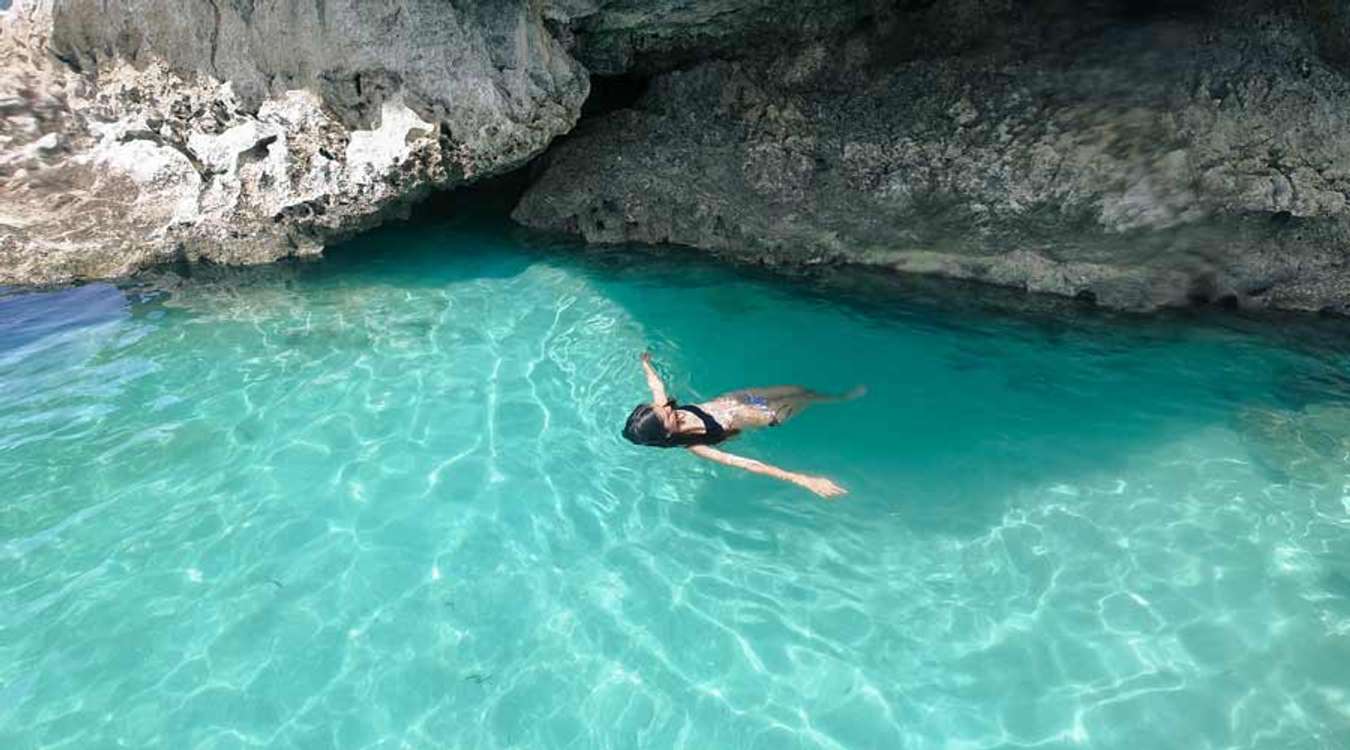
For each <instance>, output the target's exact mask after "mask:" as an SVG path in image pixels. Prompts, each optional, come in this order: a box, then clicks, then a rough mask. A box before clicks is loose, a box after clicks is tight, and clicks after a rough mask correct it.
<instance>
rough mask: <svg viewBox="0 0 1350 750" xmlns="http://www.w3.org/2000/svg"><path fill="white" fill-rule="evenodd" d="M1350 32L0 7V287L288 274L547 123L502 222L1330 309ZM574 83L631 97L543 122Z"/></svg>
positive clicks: (411, 8) (874, 4)
mask: <svg viewBox="0 0 1350 750" xmlns="http://www.w3.org/2000/svg"><path fill="white" fill-rule="evenodd" d="M1348 23H1350V9H1347V3H1343V2H1339V1H1337V0H1299V1H1298V2H1293V3H1282V2H1274V0H1270V1H1268V2H1267V1H1265V0H1242V1H1240V2H1227V3H1225V2H1217V1H1209V2H1207V1H1205V0H1192V1H1190V2H1163V1H1162V0H1156V1H1155V2H1121V1H1119V0H1116V1H1111V2H1108V1H1105V0H1088V1H1087V2H1070V0H1021V1H1018V0H1012V1H1009V0H893V1H892V2H880V1H879V0H846V1H843V2H831V1H826V0H780V1H778V2H773V1H772V0H700V1H699V2H688V1H687V0H684V1H677V0H649V1H645V2H644V1H642V0H495V1H494V2H471V1H469V0H465V1H464V2H454V3H449V2H443V1H441V0H388V1H387V2H385V1H381V0H365V1H363V2H357V0H317V1H314V2H312V1H307V2H303V3H302V2H298V0H297V1H290V2H287V1H282V2H268V3H263V2H254V0H106V1H105V0H17V2H15V3H14V4H13V7H12V8H10V9H9V10H8V11H5V12H3V13H0V56H3V59H5V61H6V63H5V70H4V72H3V74H0V283H45V282H61V281H69V280H72V279H81V278H93V277H105V276H116V275H121V274H125V273H129V272H132V271H134V270H136V269H138V268H142V267H145V266H147V265H151V264H155V263H160V262H164V261H170V260H210V261H217V262H228V263H254V262H265V261H270V260H275V259H278V258H282V257H286V256H292V255H308V254H314V253H317V252H319V251H320V250H321V249H322V248H323V247H324V246H325V245H327V244H330V243H332V242H334V241H337V240H340V239H342V238H344V237H346V236H349V235H350V234H352V233H353V232H357V231H361V230H363V229H366V228H369V227H372V226H375V225H376V224H379V223H380V222H382V221H385V220H387V219H388V218H390V217H393V216H399V215H402V214H403V213H404V212H405V211H406V210H407V208H408V207H409V206H410V205H411V204H412V203H414V202H415V201H417V200H419V199H420V198H421V197H422V196H424V195H425V194H427V193H428V192H429V191H431V190H441V189H451V188H455V187H458V186H461V185H465V184H468V183H471V182H473V181H475V180H478V179H481V178H483V177H486V176H491V175H495V174H500V173H503V172H506V171H509V170H512V169H515V168H517V167H520V166H521V165H523V164H525V163H526V162H528V161H530V160H531V159H534V158H535V157H537V156H539V155H540V154H541V153H543V152H544V151H545V150H546V149H547V148H549V146H550V144H552V143H553V142H554V140H555V139H556V138H557V137H558V136H560V135H563V134H569V133H570V135H569V137H568V138H567V139H565V141H564V142H562V144H561V145H560V146H559V147H558V148H556V149H555V150H554V151H553V152H550V153H549V154H548V155H547V156H546V157H545V160H544V161H545V164H546V165H547V168H546V169H545V170H544V171H543V177H542V178H541V179H540V180H539V181H538V183H537V184H535V185H534V186H533V187H532V188H531V190H530V191H529V193H528V194H527V196H526V198H525V200H524V201H523V203H522V205H521V206H520V207H519V208H518V210H517V212H516V216H517V218H518V219H519V220H521V221H523V222H525V223H527V224H530V225H533V226H537V227H541V228H546V229H552V230H558V231H566V232H571V233H575V234H579V235H582V236H584V237H585V238H586V239H588V240H589V241H592V242H600V243H605V242H631V241H637V242H661V243H675V244H686V245H691V246H696V247H701V248H706V249H710V250H713V251H716V252H720V253H724V254H727V255H733V256H736V257H740V258H750V259H754V260H756V261H760V262H770V263H794V264H795V263H818V262H853V263H866V264H873V265H880V266H885V267H888V268H896V269H901V270H906V271H915V272H930V273H938V274H944V275H951V276H962V277H967V278H977V279H982V280H986V281H991V282H994V283H1000V284H1008V285H1013V286H1021V287H1024V288H1028V289H1033V290H1038V291H1048V292H1055V293H1061V294H1071V295H1075V296H1080V297H1083V298H1091V299H1095V300H1097V301H1098V302H1101V303H1103V304H1109V305H1113V306H1122V307H1135V308H1147V307H1151V306H1156V305H1159V304H1176V303H1187V302H1190V301H1196V300H1221V301H1225V302H1233V303H1235V304H1241V305H1248V304H1251V305H1274V306H1279V307H1297V308H1309V309H1332V310H1342V309H1345V306H1346V303H1347V301H1350V292H1347V289H1350V283H1347V282H1348V281H1350V272H1347V271H1346V269H1345V267H1344V266H1345V263H1344V257H1345V248H1346V246H1347V245H1346V237H1347V236H1348V235H1350V232H1347V230H1346V214H1347V200H1346V197H1347V186H1346V179H1347V177H1346V171H1347V165H1350V156H1348V155H1347V154H1348V152H1347V143H1346V138H1347V136H1346V135H1345V134H1346V133H1347V132H1350V128H1347V127H1346V125H1347V123H1346V113H1347V111H1350V99H1348V98H1347V88H1346V81H1345V74H1344V70H1345V69H1346V68H1345V66H1346V64H1347V62H1350V44H1347V40H1350V25H1347V24H1348ZM593 81H594V82H598V83H599V86H598V88H599V89H600V90H601V91H600V93H602V94H603V93H605V90H606V89H607V88H610V87H609V86H608V83H607V82H610V81H623V82H625V86H626V87H627V89H629V90H631V92H632V93H633V94H634V95H633V96H627V95H626V96H623V97H618V98H615V99H614V102H613V103H609V104H604V105H603V106H599V105H598V99H600V98H602V97H597V98H596V99H593V100H592V106H591V107H589V108H588V112H595V113H596V114H595V115H594V116H593V117H589V118H588V119H587V120H586V121H585V122H584V123H583V126H582V127H577V123H578V121H579V119H580V118H581V116H582V111H583V104H584V103H585V102H586V101H587V97H588V96H589V94H590V91H591V86H592V82H593ZM636 94H642V95H641V97H640V98H638V97H637V96H636Z"/></svg>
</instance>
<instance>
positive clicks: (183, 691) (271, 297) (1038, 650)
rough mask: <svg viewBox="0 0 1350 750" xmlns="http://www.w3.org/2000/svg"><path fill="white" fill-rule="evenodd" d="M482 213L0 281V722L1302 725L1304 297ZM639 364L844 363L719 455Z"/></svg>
mask: <svg viewBox="0 0 1350 750" xmlns="http://www.w3.org/2000/svg"><path fill="white" fill-rule="evenodd" d="M1013 299H1014V298H1013V297H1012V296H1010V295H1008V294H1007V293H1000V292H992V291H985V290H981V289H979V288H976V287H967V286H963V285H956V284H945V285H944V284H931V283H919V282H913V281H906V280H902V279H896V280H883V279H879V278H877V277H874V276H868V275H865V274H863V275H856V274H851V272H846V271H839V272H837V273H836V272H832V273H825V272H822V273H820V274H815V275H812V276H810V277H806V278H800V279H783V278H774V277H770V276H768V275H766V274H764V273H761V272H758V271H755V270H753V269H735V268H730V267H728V266H725V265H717V264H713V263H710V262H708V261H706V260H702V259H700V258H699V256H697V254H694V253H691V252H678V251H673V250H671V251H664V252H655V253H635V252H632V251H628V250H615V251H610V252H582V251H579V250H577V249H575V248H572V249H568V248H566V247H561V246H559V245H557V244H556V243H554V244H548V243H542V242H535V241H531V240H527V239H524V238H522V237H521V236H520V235H518V234H516V233H515V232H513V231H510V230H508V229H506V228H505V227H504V226H501V225H499V224H494V223H493V222H479V223H472V222H448V221H447V222H439V223H438V222H422V223H415V224H411V225H405V226H403V227H395V228H389V229H384V230H380V231H377V232H375V233H372V234H370V235H367V236H364V237H362V238H360V239H358V240H356V241H354V242H352V243H350V244H349V245H348V246H344V247H342V248H338V249H337V250H335V251H334V252H332V253H331V254H330V257H328V258H327V259H325V260H322V261H316V262H307V263H291V264H282V265H277V266H272V267H267V268H253V269H238V270H227V269H219V268H210V267H195V268H181V269H177V270H175V269H165V270H162V271H158V272H155V273H151V274H149V275H147V276H143V277H140V278H138V279H134V280H131V281H127V282H122V283H119V284H107V283H95V284H87V285H83V286H77V287H71V288H66V289H58V290H52V291H44V292H35V291H21V290H15V289H10V290H7V291H4V292H0V487H3V494H0V748H6V749H7V750H27V749H29V748H33V749H37V748H80V749H84V748H115V747H128V748H151V747H162V748H273V747H276V748H480V749H484V750H486V749H489V748H638V747H643V748H674V747H679V748H694V749H698V750H705V749H711V748H765V749H766V750H768V749H771V750H783V749H786V748H849V749H852V748H950V749H956V748H1029V747H1036V748H1061V747H1062V748H1071V747H1072V748H1132V749H1139V750H1155V749H1157V748H1278V749H1279V750H1290V749H1301V748H1347V747H1350V459H1347V454H1348V453H1350V369H1347V366H1348V365H1350V323H1347V322H1345V321H1336V320H1318V319H1316V318H1310V317H1297V316H1293V317H1271V316H1264V317H1262V316H1258V317H1252V316H1246V315H1240V314H1217V313H1215V314H1208V313H1207V314H1201V313H1187V314H1180V313H1177V314H1166V315H1161V316H1155V317H1140V316H1131V315H1126V314H1109V313H1105V312H1101V311H1097V310H1093V309H1092V308H1090V307H1086V306H1083V305H1081V304H1076V303H1073V302H1058V301H1047V300H1039V299H1033V298H1025V303H1024V304H1023V303H1017V302H1014V301H1010V300H1013ZM644 349H650V350H651V351H652V353H653V355H654V357H655V359H656V361H657V363H658V365H659V366H660V367H661V368H662V369H663V371H664V372H665V373H666V375H667V377H668V381H669V383H670V385H671V387H672V389H673V391H674V392H675V394H676V395H677V396H680V397H682V398H683V399H685V400H690V401H692V400H696V399H697V398H699V397H709V396H711V395H713V394H715V393H717V392H720V391H723V390H728V389H732V388H736V387H740V386H749V385H772V384H777V383H802V384H806V385H810V386H813V387H817V388H821V389H829V390H843V389H846V388H848V387H850V386H852V385H854V384H857V383H863V384H866V385H867V386H868V387H869V388H870V393H869V395H868V396H867V397H866V398H864V399H862V400H859V401H856V402H851V403H848V404H842V405H831V406H822V407H818V408H816V409H815V410H812V411H809V412H807V413H806V414H804V415H803V416H801V417H800V418H799V419H798V420H797V421H794V422H793V423H792V424H790V425H788V426H786V427H784V428H782V429H776V430H767V431H763V432H761V433H757V434H753V435H749V436H746V437H742V438H740V439H738V440H736V441H735V442H733V443H731V444H729V446H728V449H729V450H732V451H735V452H738V453H742V454H745V455H749V456H753V457H756V458H760V459H762V460H765V461H768V462H770V463H773V464H776V465H779V466H783V467H785V468H788V469H794V470H800V471H807V472H813V473H821V474H825V475H827V476H830V477H833V478H835V479H837V480H838V481H839V482H840V483H841V484H843V485H845V486H847V487H848V488H849V489H850V490H851V494H850V495H848V496H847V497H844V498H842V499H840V500H838V501H836V502H825V501H822V500H819V499H817V498H816V497H814V496H812V495H810V494H809V493H807V492H805V491H803V490H801V489H799V488H796V487H793V486H790V485H786V484H782V483H777V482H775V481H773V480H770V479H765V478H761V477H755V476H750V475H746V474H743V473H740V472H737V471H735V470H733V469H727V468H722V467H717V466H714V465H711V464H707V463H704V462H701V461H700V460H699V459H697V458H695V457H693V456H690V455H687V454H686V453H685V452H682V451H661V450H654V449H640V448H636V447H634V446H632V445H629V444H628V443H626V442H624V441H623V440H622V438H621V437H620V435H619V429H620V427H621V426H622V424H623V420H624V418H625V416H626V415H627V413H628V411H629V410H630V409H631V408H632V407H633V406H634V405H635V404H636V403H637V402H638V401H639V400H641V399H642V398H643V396H644V386H643V380H642V374H641V371H640V369H639V366H638V354H639V353H640V352H641V351H643V350H644Z"/></svg>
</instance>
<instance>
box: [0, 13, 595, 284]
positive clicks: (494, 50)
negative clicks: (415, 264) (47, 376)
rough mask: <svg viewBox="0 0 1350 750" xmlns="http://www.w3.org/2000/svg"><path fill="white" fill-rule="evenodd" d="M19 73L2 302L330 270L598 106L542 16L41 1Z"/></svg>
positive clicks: (24, 16)
mask: <svg viewBox="0 0 1350 750" xmlns="http://www.w3.org/2000/svg"><path fill="white" fill-rule="evenodd" d="M0 57H3V59H4V60H5V61H6V62H5V71H4V74H3V76H0V118H3V119H2V120H0V134H2V135H0V283H34V282H39V283H40V282H59V281H66V280H70V279H75V278H90V277H100V276H113V275H119V274H123V273H126V272H129V271H132V270H135V269H137V268H140V267H144V266H146V265H148V264H151V263H154V262H160V261H165V260H172V259H180V258H181V259H189V260H196V259H201V260H212V261H219V262H229V263H246V262H263V261H269V260H275V259H277V258H280V257H284V256H288V255H307V254H313V253H317V252H319V250H321V249H322V247H323V246H324V245H325V244H327V243H330V242H332V241H334V240H337V239H341V238H343V237H345V236H347V235H349V234H351V233H353V232H355V231H359V230H361V229H365V228H369V227H371V226H374V225H375V224H377V223H379V222H380V221H382V220H384V219H386V218H388V217H389V216H391V215H397V214H399V213H400V212H402V211H403V210H405V209H406V208H407V206H408V205H409V204H410V203H411V202H413V201H415V200H416V199H417V198H419V197H420V196H422V195H424V194H425V193H426V192H427V191H428V190H430V189H432V188H443V187H454V186H456V185H460V184H463V183H465V182H468V181H471V180H473V179H476V178H478V177H482V176H485V175H490V174H494V173H496V172H500V171H505V170H509V169H513V168H515V167H517V166H519V165H521V164H523V163H524V162H525V161H526V160H528V159H529V158H530V157H532V156H534V155H535V154H537V153H539V152H540V151H542V150H543V148H544V147H545V146H546V145H547V144H548V143H549V142H550V141H551V140H552V139H553V138H554V137H555V136H557V135H559V134H561V133H564V132H566V131H568V130H569V129H570V128H571V127H572V125H573V124H574V123H575V121H576V118H577V116H578V114H579V112H580V107H581V104H582V102H583V101H584V100H585V98H586V95H587V93H588V90H589V88H588V79H587V76H586V73H585V71H584V69H582V67H581V66H580V65H579V64H577V63H576V62H575V61H574V60H573V59H572V58H571V57H570V56H569V55H568V54H567V53H566V52H565V50H563V48H562V47H561V46H560V45H559V43H558V42H557V41H556V40H555V39H554V38H553V36H552V35H551V34H550V33H549V32H548V31H547V30H546V29H545V28H544V21H543V18H542V17H541V16H540V15H539V14H538V13H537V12H536V11H535V10H534V9H533V6H532V5H531V4H530V3H528V2H525V0H520V1H519V2H514V1H504V2H496V3H479V4H472V5H470V4H455V5H452V4H450V3H445V2H438V1H435V0H414V1H413V2H395V1H393V0H390V1H389V2H357V1H356V0H319V1H318V2H305V3H301V2H275V3H271V2H269V3H255V2H252V0H109V1H108V2H101V1H96V0H54V1H53V0H39V1H38V2H29V3H20V4H19V5H18V6H17V7H16V9H15V10H13V11H11V12H10V13H8V14H5V15H3V16H0Z"/></svg>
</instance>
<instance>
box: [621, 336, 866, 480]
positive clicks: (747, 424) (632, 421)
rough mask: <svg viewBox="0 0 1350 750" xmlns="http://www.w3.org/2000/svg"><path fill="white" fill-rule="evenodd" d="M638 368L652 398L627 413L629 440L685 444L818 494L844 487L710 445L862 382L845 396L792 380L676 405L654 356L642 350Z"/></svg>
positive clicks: (782, 418)
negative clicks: (798, 383) (802, 385)
mask: <svg viewBox="0 0 1350 750" xmlns="http://www.w3.org/2000/svg"><path fill="white" fill-rule="evenodd" d="M642 369H643V371H644V372H646V373H647V387H649V388H651V390H652V402H651V403H650V404H639V405H638V407H637V408H636V409H633V413H632V414H629V415H628V424H626V425H624V427H623V436H624V437H626V438H628V439H629V440H631V441H632V442H634V443H637V444H638V445H653V446H656V447H659V448H672V447H681V448H688V449H689V450H690V451H692V452H693V453H694V454H695V455H698V456H700V457H702V458H706V459H708V460H709V461H716V462H717V463H719V464H725V465H727V466H735V467H736V468H738V469H745V470H746V471H751V472H754V473H756V474H764V475H766V476H771V477H773V478H775V479H782V480H784V481H787V482H792V483H793V484H796V485H800V486H802V487H805V488H806V489H808V490H811V491H812V492H814V493H816V494H817V495H820V496H821V497H835V496H838V495H842V494H844V493H845V492H846V490H845V489H844V488H843V487H840V486H839V485H837V484H835V483H834V482H832V481H830V480H829V479H826V478H825V477H813V476H808V475H806V474H797V473H794V472H791V471H784V470H783V469H780V468H778V467H776V466H770V465H768V464H765V463H760V462H759V461H756V460H754V459H750V458H742V457H741V456H735V455H732V454H730V453H726V452H723V451H720V450H718V449H716V448H714V447H712V446H714V445H716V444H717V443H720V442H722V441H724V440H726V439H728V438H731V437H734V436H735V435H736V434H737V433H739V432H740V431H741V430H747V429H753V428H756V427H776V426H777V425H780V424H782V423H784V422H786V421H788V420H789V419H791V418H792V417H793V416H795V415H796V414H797V413H799V412H800V411H801V410H802V409H804V408H806V407H807V406H808V405H810V404H814V403H818V402H821V401H847V400H849V399H854V398H857V397H859V396H861V395H863V394H864V393H865V392H866V390H865V389H864V388H863V387H862V386H858V387H857V388H854V389H853V390H852V391H849V392H848V393H847V394H845V395H843V396H828V395H825V394H823V393H816V392H815V391H811V390H807V389H806V388H802V387H800V386H795V385H784V386H776V387H773V388H747V389H745V390H742V391H732V392H731V393H727V394H723V395H721V396H718V397H717V398H714V399H713V400H711V401H705V402H704V403H701V404H698V405H690V406H677V405H676V404H675V399H673V398H670V397H669V396H668V395H666V386H665V384H664V383H662V382H661V376H660V375H657V374H656V370H655V369H654V368H653V367H652V356H651V355H650V354H647V353H645V352H644V353H643V355H642Z"/></svg>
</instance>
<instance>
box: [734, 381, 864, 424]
mask: <svg viewBox="0 0 1350 750" xmlns="http://www.w3.org/2000/svg"><path fill="white" fill-rule="evenodd" d="M866 392H867V389H866V388H863V387H862V386H858V387H856V388H854V389H853V390H851V391H849V392H848V393H845V394H842V395H833V394H829V393H820V392H819V391H813V390H811V389H810V388H803V387H802V386H799V385H777V386H771V387H768V388H746V389H744V390H740V391H736V392H735V393H732V394H729V395H730V396H732V397H733V398H735V399H737V400H738V401H740V402H741V403H743V404H747V405H749V406H754V407H757V408H760V409H764V410H766V411H768V412H770V413H771V414H772V419H771V421H770V424H774V425H779V424H782V423H784V422H786V421H788V420H789V419H791V418H792V417H794V416H796V415H798V414H800V413H801V411H802V410H803V409H805V408H806V407H808V406H810V405H811V404H816V403H821V402H826V401H850V400H852V399H855V398H858V397H859V396H862V395H863V394H864V393H866Z"/></svg>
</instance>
